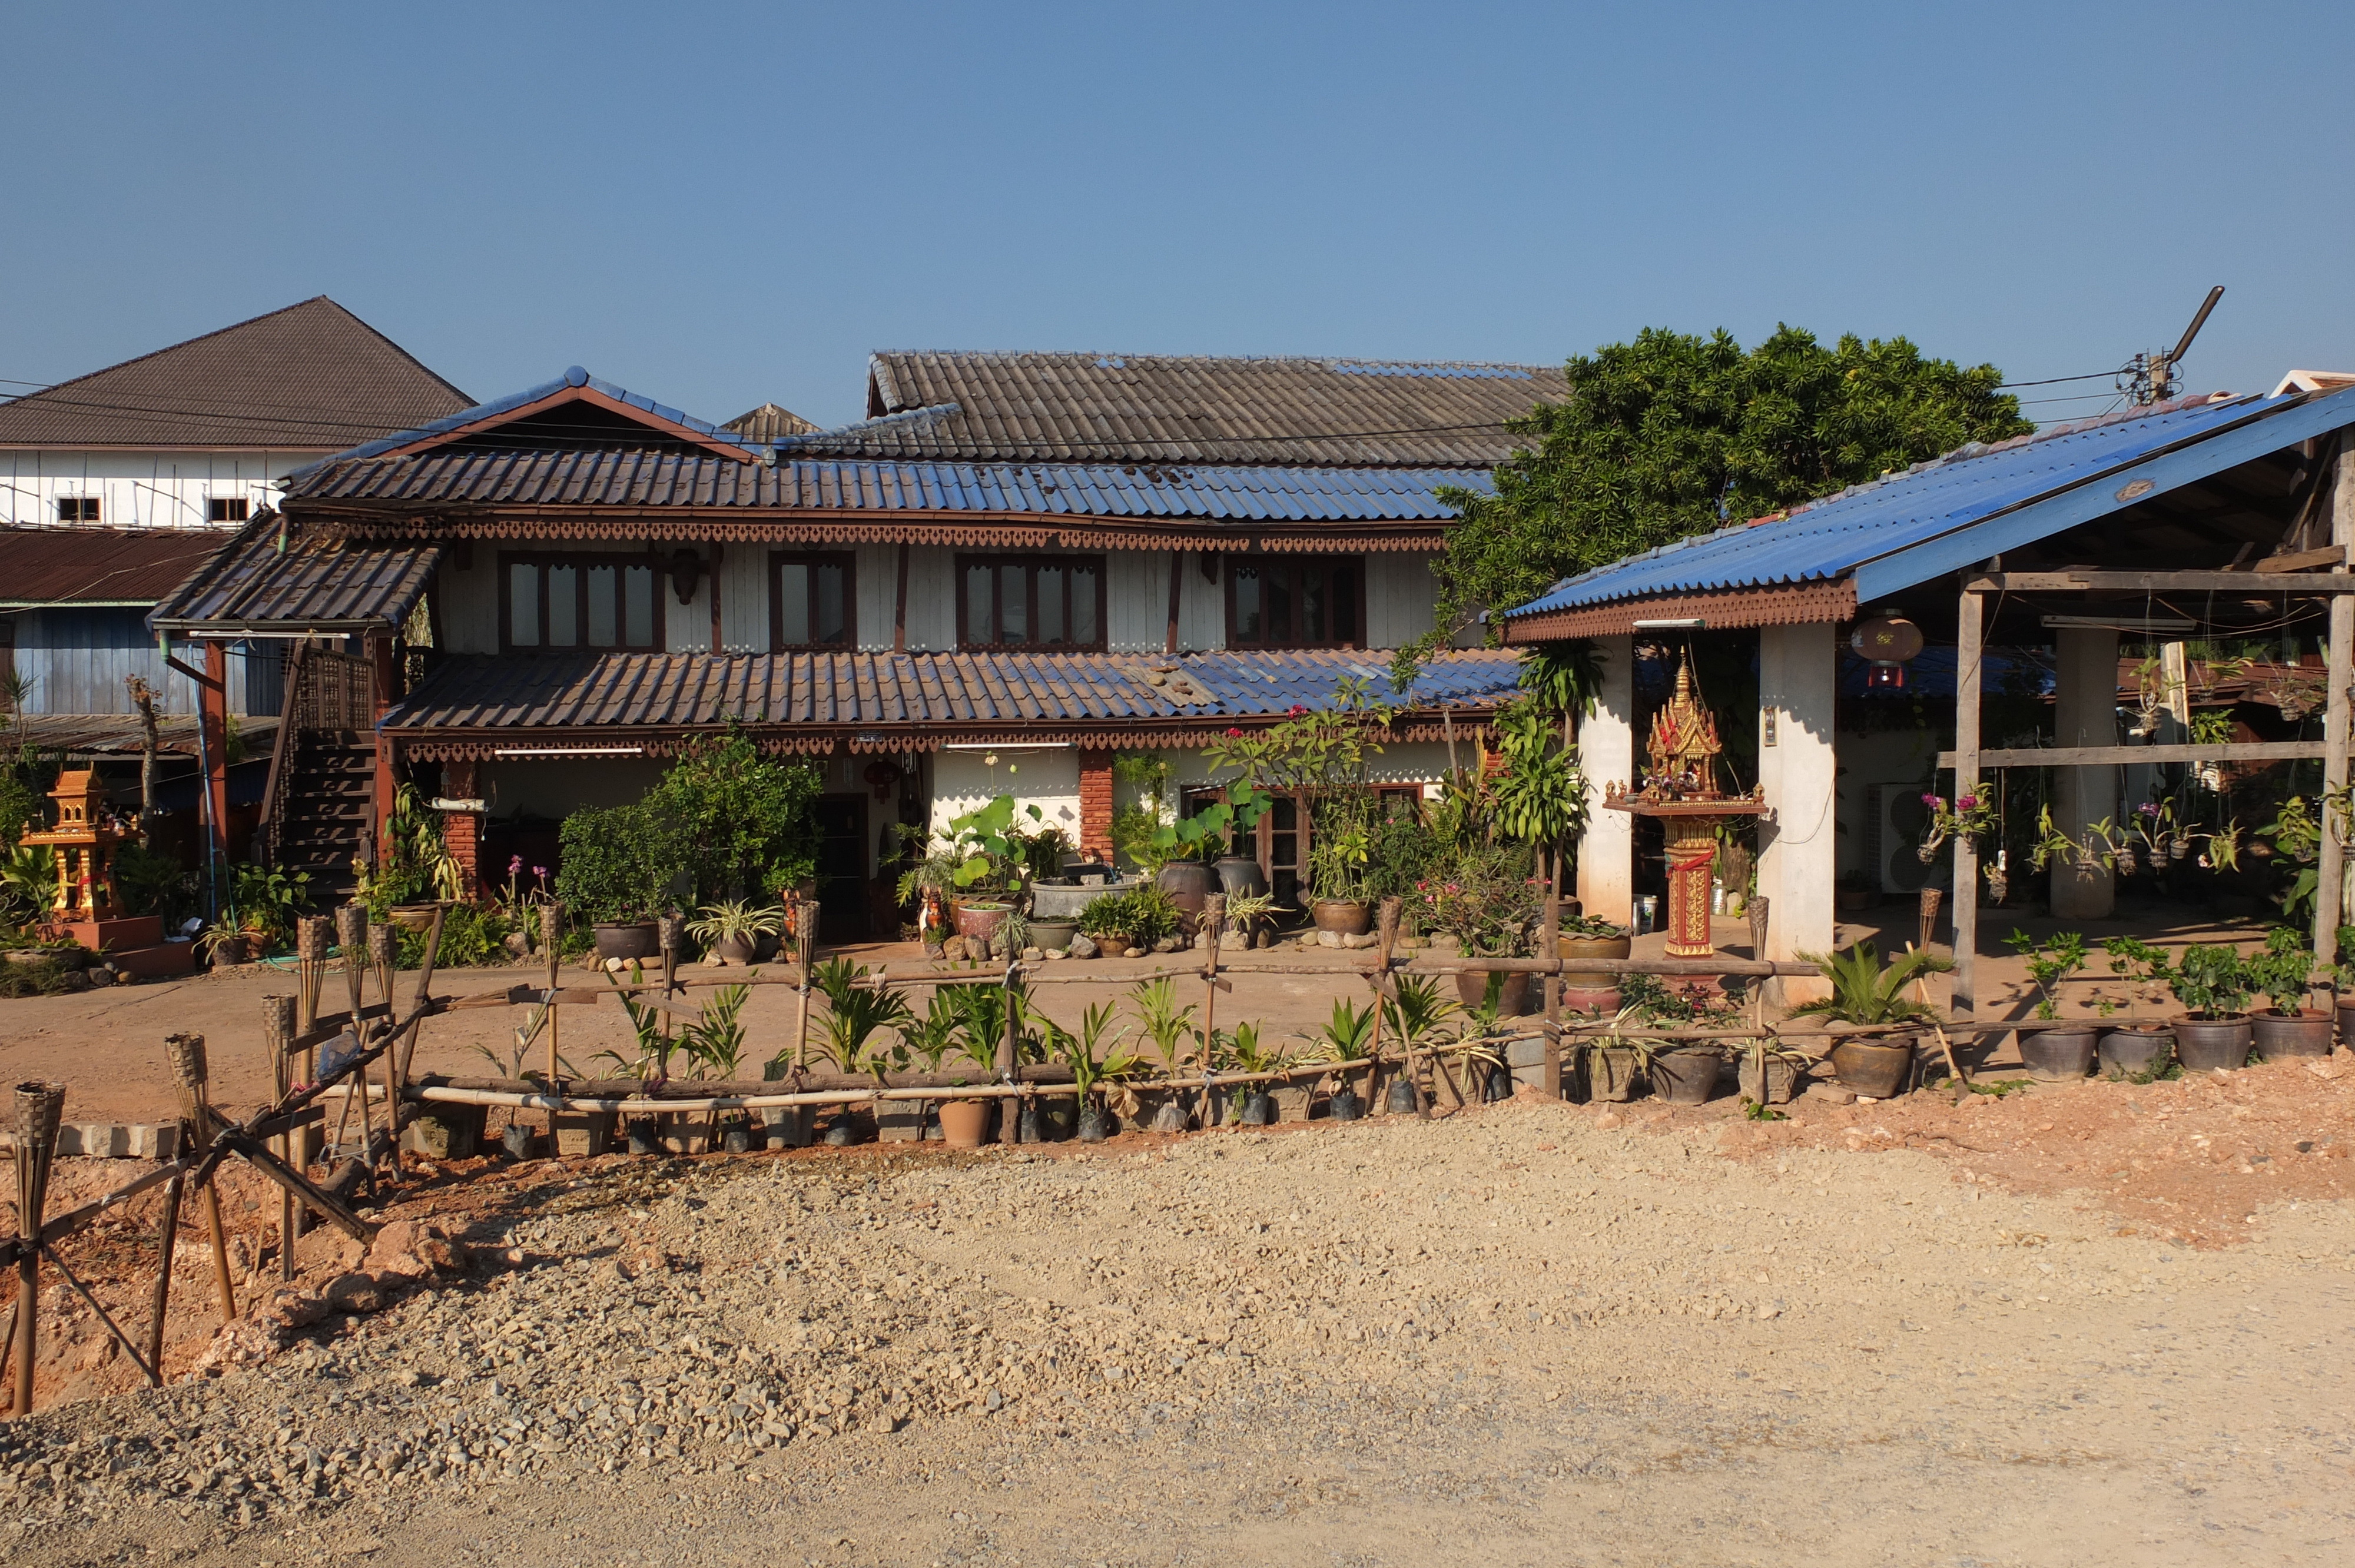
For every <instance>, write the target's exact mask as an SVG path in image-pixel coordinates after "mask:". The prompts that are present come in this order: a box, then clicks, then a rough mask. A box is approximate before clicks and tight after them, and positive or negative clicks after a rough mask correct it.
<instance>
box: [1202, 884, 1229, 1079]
mask: <svg viewBox="0 0 2355 1568" xmlns="http://www.w3.org/2000/svg"><path fill="white" fill-rule="evenodd" d="M1226 923H1227V895H1225V894H1223V893H1213V894H1211V895H1209V897H1207V898H1205V899H1203V900H1202V921H1201V930H1202V1065H1203V1066H1204V1067H1206V1068H1207V1067H1208V1066H1209V1065H1210V1057H1211V1056H1212V1055H1213V1054H1216V1052H1217V1050H1218V1039H1219V933H1220V929H1221V928H1223V927H1225V925H1226Z"/></svg>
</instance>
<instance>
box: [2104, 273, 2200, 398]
mask: <svg viewBox="0 0 2355 1568" xmlns="http://www.w3.org/2000/svg"><path fill="white" fill-rule="evenodd" d="M2223 297H2224V285H2223V284H2222V283H2219V284H2217V285H2216V286H2215V287H2214V288H2212V289H2211V290H2209V291H2208V297H2207V298H2206V299H2204V300H2202V301H2200V309H2199V311H2198V312H2197V313H2195V314H2194V315H2193V316H2192V318H2191V324H2190V326H2188V327H2185V328H2184V329H2183V336H2182V337H2181V339H2179V341H2178V342H2177V343H2176V345H2175V347H2174V348H2173V349H2171V350H2169V352H2167V353H2164V354H2137V355H2135V356H2134V357H2133V358H2132V359H2129V360H2127V361H2126V365H2125V366H2124V367H2123V368H2121V369H2120V370H2119V371H2118V390H2119V391H2121V392H2124V393H2125V394H2126V396H2127V397H2129V398H2131V399H2132V400H2133V401H2134V402H2135V403H2137V405H2140V406H2143V407H2148V406H2149V405H2150V404H2153V403H2158V402H2163V401H2165V400H2166V399H2167V398H2169V397H2174V396H2175V393H2176V382H2175V369H2176V366H2179V365H2180V364H2181V363H2182V362H2183V356H2184V355H2186V354H2188V353H2190V350H2191V340H2192V339H2193V338H2195V337H2198V336H2199V335H2200V328H2201V327H2203V326H2205V325H2207V324H2208V313H2209V312H2211V311H2212V310H2214V309H2215V308H2216V302H2217V301H2219V300H2221V299H2222V298H2223Z"/></svg>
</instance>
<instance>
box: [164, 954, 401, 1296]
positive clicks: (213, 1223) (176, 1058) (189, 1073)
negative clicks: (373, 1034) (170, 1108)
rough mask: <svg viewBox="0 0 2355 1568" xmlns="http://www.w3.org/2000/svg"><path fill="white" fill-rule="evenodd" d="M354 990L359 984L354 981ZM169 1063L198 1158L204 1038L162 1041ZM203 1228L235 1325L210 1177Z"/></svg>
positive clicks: (205, 1135)
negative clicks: (209, 1242)
mask: <svg viewBox="0 0 2355 1568" xmlns="http://www.w3.org/2000/svg"><path fill="white" fill-rule="evenodd" d="M352 983H353V985H354V987H355V989H357V986H358V983H359V982H358V980H357V979H355V980H353V982H352ZM164 1053H165V1055H166V1056H168V1057H169V1058H170V1059H171V1063H172V1078H173V1081H174V1082H175V1083H176V1084H177V1085H178V1086H179V1088H180V1116H181V1118H182V1119H184V1120H185V1121H186V1123H187V1124H188V1142H189V1146H190V1147H191V1148H192V1149H193V1150H195V1151H196V1152H197V1153H199V1154H201V1153H203V1152H204V1151H205V1150H208V1149H210V1148H211V1147H212V1146H213V1113H212V1107H211V1105H210V1104H209V1103H208V1100H207V1098H206V1095H205V1077H206V1069H205V1037H204V1036H203V1035H201V1034H174V1035H170V1036H167V1037H166V1038H165V1041H164ZM204 1192H205V1225H206V1228H207V1229H208V1230H209V1231H210V1232H211V1233H212V1243H213V1285H214V1287H215V1288H216V1289H217V1290H218V1293H219V1296H220V1314H221V1321H222V1322H224V1323H233V1322H235V1321H237V1289H236V1287H234V1286H233V1285H231V1284H230V1283H229V1237H228V1235H227V1234H224V1233H223V1231H222V1229H221V1212H220V1186H219V1183H218V1182H217V1181H215V1180H214V1179H213V1178H212V1177H210V1176H207V1177H206V1178H205V1182H204Z"/></svg>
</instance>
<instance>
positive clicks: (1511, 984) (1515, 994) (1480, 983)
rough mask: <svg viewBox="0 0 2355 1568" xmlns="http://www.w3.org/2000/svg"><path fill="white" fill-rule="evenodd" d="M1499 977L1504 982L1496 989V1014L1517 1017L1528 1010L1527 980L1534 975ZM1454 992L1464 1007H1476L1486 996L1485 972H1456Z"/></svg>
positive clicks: (1486, 982) (1469, 970)
mask: <svg viewBox="0 0 2355 1568" xmlns="http://www.w3.org/2000/svg"><path fill="white" fill-rule="evenodd" d="M1500 978H1502V980H1504V982H1505V983H1504V984H1503V985H1502V986H1500V987H1499V988H1498V989H1497V1017H1499V1018H1518V1017H1520V1016H1521V1015H1522V1014H1523V1013H1525V1012H1529V981H1530V980H1532V979H1534V978H1535V977H1534V976H1532V975H1529V974H1507V975H1504V976H1502V977H1500ZM1455 994H1456V996H1457V998H1458V999H1459V1000H1461V1001H1463V1003H1464V1005H1465V1007H1466V1008H1476V1007H1478V1006H1479V1005H1480V1004H1481V1003H1482V1002H1483V1001H1487V996H1488V977H1487V973H1486V972H1477V971H1474V970H1471V969H1466V970H1465V971H1463V972H1462V973H1460V974H1458V975H1457V976H1456V977H1455Z"/></svg>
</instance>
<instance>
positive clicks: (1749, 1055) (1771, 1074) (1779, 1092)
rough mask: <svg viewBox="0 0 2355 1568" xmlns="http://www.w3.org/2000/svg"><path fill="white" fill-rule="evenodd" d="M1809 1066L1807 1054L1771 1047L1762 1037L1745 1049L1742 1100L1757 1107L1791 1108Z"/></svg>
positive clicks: (1745, 1046) (1781, 1047) (1744, 1047)
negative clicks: (1801, 1079)
mask: <svg viewBox="0 0 2355 1568" xmlns="http://www.w3.org/2000/svg"><path fill="white" fill-rule="evenodd" d="M1808 1065H1809V1062H1808V1057H1807V1054H1806V1052H1804V1051H1793V1050H1790V1049H1788V1048H1787V1047H1785V1046H1778V1045H1769V1044H1767V1043H1766V1037H1765V1036H1764V1035H1761V1036H1759V1037H1758V1038H1757V1039H1755V1040H1753V1041H1751V1042H1749V1043H1748V1044H1746V1045H1744V1046H1743V1047H1742V1098H1743V1099H1746V1100H1748V1101H1749V1102H1750V1103H1751V1104H1752V1105H1756V1106H1780V1105H1788V1104H1790V1103H1791V1099H1792V1097H1793V1096H1795V1095H1796V1094H1797V1093H1798V1091H1799V1079H1800V1076H1801V1075H1803V1074H1804V1073H1806V1070H1807V1067H1808Z"/></svg>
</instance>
